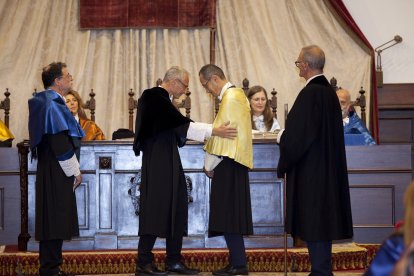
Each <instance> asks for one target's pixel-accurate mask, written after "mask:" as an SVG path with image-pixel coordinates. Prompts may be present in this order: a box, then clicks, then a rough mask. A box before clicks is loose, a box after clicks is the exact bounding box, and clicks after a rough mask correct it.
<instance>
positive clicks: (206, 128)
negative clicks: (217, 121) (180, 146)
mask: <svg viewBox="0 0 414 276" xmlns="http://www.w3.org/2000/svg"><path fill="white" fill-rule="evenodd" d="M212 132H213V126H212V125H211V124H206V123H197V122H191V123H190V126H189V127H188V130H187V139H191V140H194V141H198V142H204V140H206V139H208V138H210V137H211V133H212Z"/></svg>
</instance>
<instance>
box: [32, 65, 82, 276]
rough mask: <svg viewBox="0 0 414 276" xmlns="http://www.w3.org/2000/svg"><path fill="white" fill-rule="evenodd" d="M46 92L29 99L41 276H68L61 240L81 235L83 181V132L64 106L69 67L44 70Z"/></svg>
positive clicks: (50, 67) (36, 227)
mask: <svg viewBox="0 0 414 276" xmlns="http://www.w3.org/2000/svg"><path fill="white" fill-rule="evenodd" d="M42 80H43V85H44V87H45V89H46V91H43V92H40V93H36V94H35V95H34V96H33V98H31V99H30V100H29V137H30V150H31V154H32V157H33V158H37V169H36V185H35V189H36V191H35V196H36V200H35V202H36V206H35V207H36V208H35V217H36V219H35V238H36V240H38V241H39V262H40V268H39V274H40V275H41V276H52V275H60V276H64V275H70V274H67V273H65V272H63V271H61V270H60V265H62V263H63V258H62V245H63V240H71V239H72V237H74V236H79V225H78V213H77V207H76V197H75V192H74V191H75V189H76V187H77V186H78V185H79V184H80V183H81V182H82V175H81V172H80V169H79V161H78V160H79V153H80V148H79V147H78V146H80V139H81V138H82V137H83V136H84V132H83V130H82V129H81V127H80V126H79V124H78V123H77V122H76V121H75V119H74V117H73V116H72V114H71V113H70V112H69V110H68V108H67V107H66V105H65V99H64V96H65V94H66V93H67V92H68V91H69V90H70V89H71V88H72V81H73V79H72V76H71V75H70V74H69V72H68V69H67V67H66V64H65V63H62V62H53V63H51V64H49V65H48V66H46V67H44V68H43V72H42Z"/></svg>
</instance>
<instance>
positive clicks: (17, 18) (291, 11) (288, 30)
mask: <svg viewBox="0 0 414 276" xmlns="http://www.w3.org/2000/svg"><path fill="white" fill-rule="evenodd" d="M78 4H79V1H78V0H65V1H54V0H36V1H30V0H3V1H0V61H1V62H0V92H1V91H5V90H6V88H9V91H10V92H11V97H10V99H11V111H10V114H11V116H10V129H11V130H12V132H13V133H14V134H15V136H16V139H15V141H14V144H16V143H17V142H20V141H22V140H23V139H27V138H28V131H27V121H28V120H27V117H28V109H27V100H28V99H29V98H30V97H31V94H32V92H33V90H34V89H35V88H36V89H37V90H38V91H41V90H43V86H42V82H41V69H42V67H43V66H45V65H47V64H48V63H50V62H52V61H64V62H66V63H67V64H68V67H69V72H70V73H71V74H72V75H73V76H74V89H75V90H77V91H78V92H79V93H80V94H81V96H82V98H83V99H84V100H87V99H88V94H89V92H90V89H92V88H93V89H94V92H95V93H96V96H95V99H96V106H97V107H96V122H97V124H98V125H99V126H100V127H101V128H102V130H103V131H104V133H105V135H106V136H107V137H108V138H109V139H110V137H111V134H112V132H113V131H115V130H117V129H118V128H127V127H128V105H127V104H128V91H129V89H130V88H132V89H133V90H134V91H135V93H136V97H138V96H139V95H140V94H141V92H142V91H143V90H144V89H146V88H149V87H152V86H154V84H155V81H156V80H157V79H158V78H162V77H163V75H164V72H165V71H166V69H168V68H169V67H170V66H172V65H181V66H183V67H185V68H186V69H187V70H188V71H189V72H190V73H191V78H190V90H191V92H192V94H191V98H192V110H191V117H192V119H194V120H197V121H204V122H212V120H213V99H212V98H211V96H210V95H208V94H206V93H205V91H204V89H203V88H202V86H201V84H200V83H199V80H198V71H199V69H200V68H201V66H203V65H204V64H206V63H208V62H209V60H210V57H209V54H210V30H209V29H182V30H176V29H123V30H87V31H81V30H79V24H78V23H79V22H78V21H79V11H78V8H79V7H78ZM217 13H218V26H217V36H216V49H217V52H216V63H217V64H218V65H219V66H221V67H222V68H223V70H224V71H225V73H226V74H227V76H228V78H229V80H230V81H232V82H233V83H234V84H235V85H238V86H241V81H242V79H243V78H245V77H247V78H248V79H249V80H250V84H251V85H254V84H261V85H263V86H264V87H266V88H267V90H268V92H269V93H270V91H271V90H272V88H275V89H276V90H277V91H278V106H279V109H278V116H279V119H280V121H281V124H282V126H283V125H284V122H283V120H281V118H283V105H284V104H285V103H287V104H288V105H289V107H291V106H292V104H293V102H294V99H295V98H296V95H297V93H298V91H299V90H300V89H301V88H302V86H303V85H304V81H303V80H301V79H300V78H299V77H298V72H297V70H296V68H295V66H294V64H293V62H294V61H295V60H296V58H297V56H298V54H299V51H300V49H301V47H303V46H305V45H308V44H318V45H320V46H321V47H322V48H323V49H324V50H325V53H326V56H327V64H326V69H325V72H326V75H327V77H328V78H331V77H332V76H335V77H336V78H337V79H338V84H339V85H340V86H342V87H346V88H348V89H349V90H350V91H351V92H352V94H353V96H355V95H356V94H357V91H358V90H359V88H360V86H363V87H364V88H365V89H366V91H369V70H370V57H369V55H368V54H366V53H365V52H364V51H363V50H362V49H360V48H359V46H357V45H356V44H355V42H353V40H352V39H351V38H350V37H349V36H348V35H347V33H346V32H345V31H344V30H343V29H342V27H341V26H340V25H339V23H338V22H337V21H336V20H335V18H333V16H332V14H331V13H330V12H329V11H328V9H327V8H326V7H325V5H324V4H323V1H322V0H315V1H303V0H297V1H288V0H286V1H282V0H277V1H275V0H218V3H217ZM0 98H3V95H2V94H1V95H0ZM367 98H369V97H367ZM2 117H3V116H1V118H2Z"/></svg>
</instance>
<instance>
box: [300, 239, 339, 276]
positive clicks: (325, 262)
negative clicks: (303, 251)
mask: <svg viewBox="0 0 414 276" xmlns="http://www.w3.org/2000/svg"><path fill="white" fill-rule="evenodd" d="M306 243H307V245H308V251H309V258H310V261H311V265H312V268H311V274H310V275H312V276H315V275H317V276H319V275H320V276H328V275H329V276H330V275H333V274H332V262H331V257H332V241H316V242H310V241H307V242H306Z"/></svg>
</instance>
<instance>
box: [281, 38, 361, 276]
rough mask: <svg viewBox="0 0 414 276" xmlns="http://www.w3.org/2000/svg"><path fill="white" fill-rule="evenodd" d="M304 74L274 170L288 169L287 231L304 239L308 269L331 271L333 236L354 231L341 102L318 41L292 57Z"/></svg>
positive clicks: (284, 171)
mask: <svg viewBox="0 0 414 276" xmlns="http://www.w3.org/2000/svg"><path fill="white" fill-rule="evenodd" d="M295 63H296V66H297V67H298V68H299V70H300V76H301V77H304V78H305V79H306V80H307V84H306V86H305V88H303V89H302V91H300V93H299V95H298V97H297V98H296V101H295V103H294V105H293V106H292V109H291V110H290V112H289V115H288V117H287V121H286V126H285V129H284V131H281V132H279V135H278V141H279V142H280V144H279V146H280V159H279V164H278V169H277V171H278V176H279V177H283V176H284V174H286V177H287V183H286V193H287V199H286V204H287V207H286V209H287V210H286V212H287V213H286V222H285V224H286V225H285V227H286V231H287V233H290V234H291V235H292V236H294V237H300V238H301V239H302V240H304V241H306V242H307V246H308V250H309V255H310V259H311V264H312V273H311V274H312V275H332V266H331V251H332V240H338V239H349V238H352V236H353V229H352V216H351V205H350V195H349V184H348V174H347V166H346V156H345V145H344V135H343V126H342V116H341V108H340V106H339V101H338V98H337V96H336V93H335V91H334V90H333V88H332V87H331V86H330V84H329V82H328V81H327V79H326V78H325V76H324V75H323V67H324V63H325V55H324V53H323V51H322V49H320V48H319V47H318V46H315V45H312V46H308V47H305V48H303V49H302V51H301V53H300V55H299V58H298V60H297V61H296V62H295Z"/></svg>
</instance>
